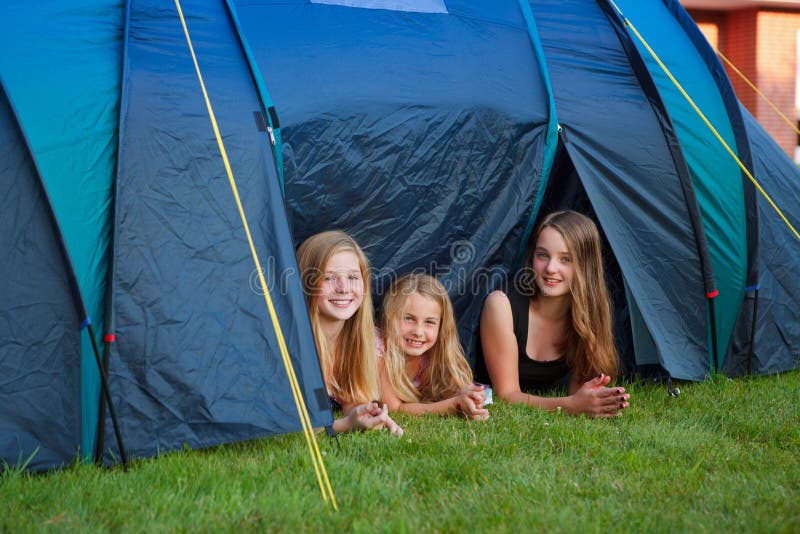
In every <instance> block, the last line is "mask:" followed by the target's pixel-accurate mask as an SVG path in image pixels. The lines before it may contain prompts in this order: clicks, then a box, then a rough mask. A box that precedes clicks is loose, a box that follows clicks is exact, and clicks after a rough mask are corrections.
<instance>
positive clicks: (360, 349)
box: [297, 230, 402, 434]
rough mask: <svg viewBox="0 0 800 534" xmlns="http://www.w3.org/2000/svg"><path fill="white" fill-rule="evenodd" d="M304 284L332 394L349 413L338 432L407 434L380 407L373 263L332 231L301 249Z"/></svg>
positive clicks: (338, 424)
mask: <svg viewBox="0 0 800 534" xmlns="http://www.w3.org/2000/svg"><path fill="white" fill-rule="evenodd" d="M297 259H298V264H299V266H300V271H301V281H302V284H303V289H304V290H305V294H306V304H307V305H308V311H309V316H310V319H311V327H312V329H313V331H314V340H315V342H316V345H317V352H318V354H319V361H320V366H321V367H322V374H323V377H324V379H325V386H326V388H327V390H328V395H329V396H330V397H331V399H332V400H333V401H334V402H335V403H336V404H338V405H340V406H341V408H342V410H343V411H344V413H345V414H346V416H345V417H343V418H340V419H336V420H335V421H334V425H333V428H334V430H335V431H337V432H347V431H349V430H362V429H368V428H384V427H385V428H388V429H389V431H390V432H392V433H393V434H402V429H401V428H400V427H399V426H398V425H397V423H395V422H394V421H393V420H392V419H391V418H390V417H389V415H388V408H387V406H386V405H383V406H379V405H378V403H377V402H374V399H377V398H378V397H379V385H378V371H377V365H376V362H375V354H376V352H375V350H376V349H375V324H374V319H373V311H372V299H371V296H370V279H369V263H368V261H367V257H366V255H365V254H364V251H363V250H361V247H359V246H358V244H357V243H356V242H355V241H354V240H353V238H352V237H350V236H349V235H347V234H346V233H344V232H341V231H338V230H332V231H328V232H322V233H319V234H316V235H313V236H311V237H309V238H308V239H306V240H305V241H304V242H303V244H302V245H300V248H299V249H298V250H297Z"/></svg>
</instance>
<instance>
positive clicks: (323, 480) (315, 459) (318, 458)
mask: <svg viewBox="0 0 800 534" xmlns="http://www.w3.org/2000/svg"><path fill="white" fill-rule="evenodd" d="M175 7H176V8H177V9H178V16H179V17H180V19H181V25H182V26H183V33H184V34H185V35H186V42H187V44H188V45H189V52H191V54H192V61H193V62H194V68H195V71H197V79H198V80H199V81H200V88H201V89H202V91H203V98H204V99H205V101H206V107H207V108H208V116H209V118H210V119H211V126H212V127H213V128H214V135H215V136H216V138H217V144H218V145H219V150H220V153H221V154H222V162H223V163H224V164H225V171H226V172H227V173H228V183H229V184H230V186H231V191H232V192H233V197H234V199H235V200H236V207H237V208H238V209H239V216H240V217H241V219H242V225H243V226H244V231H245V234H247V242H248V244H249V245H250V253H251V254H252V256H253V262H255V264H256V270H257V271H258V280H259V282H260V283H261V290H262V292H263V294H264V300H265V301H266V303H267V309H268V310H269V315H270V318H271V319H272V326H273V328H274V329H275V335H276V337H277V338H278V345H279V346H280V349H281V357H282V358H283V365H284V366H285V367H286V374H287V375H289V383H290V384H291V387H292V395H293V396H294V402H295V405H296V406H297V412H298V414H299V415H300V422H301V424H302V426H303V434H304V435H305V438H306V443H307V444H308V448H309V451H310V452H311V461H312V463H313V464H314V471H315V473H316V475H317V482H318V483H319V488H320V491H321V492H322V498H323V499H324V500H325V502H326V503H327V502H328V496H330V499H331V504H332V505H333V508H334V510H338V509H339V507H338V506H337V505H336V498H335V497H334V495H333V488H331V483H330V480H329V479H328V472H327V471H326V470H325V464H324V462H323V461H322V455H321V454H320V452H319V445H318V444H317V438H316V435H315V434H314V429H313V428H312V427H311V420H310V418H309V416H308V410H307V408H306V404H305V401H304V400H303V395H302V392H301V391H300V385H299V384H298V382H297V376H296V375H295V373H294V368H293V367H292V361H291V360H290V359H289V351H288V349H287V348H286V342H285V340H284V339H283V331H282V330H281V325H280V323H279V322H278V316H277V314H276V313H275V307H274V306H273V305H272V298H271V297H270V294H269V290H268V289H267V283H266V281H265V280H264V272H263V270H262V269H261V262H260V261H259V259H258V254H257V253H256V248H255V245H254V244H253V237H252V235H251V234H250V227H249V225H248V224H247V218H246V217H245V213H244V208H243V207H242V201H241V199H240V198H239V189H238V188H237V187H236V181H235V180H234V178H233V171H232V170H231V165H230V162H229V161H228V153H227V152H226V151H225V145H224V144H223V142H222V136H221V135H220V133H219V127H218V126H217V119H216V116H215V115H214V110H213V108H212V107H211V100H209V98H208V92H206V85H205V83H204V82H203V75H202V74H201V73H200V66H199V65H198V63H197V56H196V55H195V53H194V47H193V46H192V40H191V38H190V37H189V29H188V28H187V27H186V20H185V19H184V18H183V10H182V9H181V4H180V0H175Z"/></svg>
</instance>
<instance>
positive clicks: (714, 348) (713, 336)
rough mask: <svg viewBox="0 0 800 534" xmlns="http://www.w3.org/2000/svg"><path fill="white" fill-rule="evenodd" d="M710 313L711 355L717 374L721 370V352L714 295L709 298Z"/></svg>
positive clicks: (714, 370)
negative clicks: (718, 345)
mask: <svg viewBox="0 0 800 534" xmlns="http://www.w3.org/2000/svg"><path fill="white" fill-rule="evenodd" d="M715 296H716V295H715ZM708 313H709V319H710V322H711V355H712V357H713V360H714V369H713V372H714V374H716V373H718V372H719V352H718V349H717V318H716V312H715V310H714V297H710V298H709V299H708Z"/></svg>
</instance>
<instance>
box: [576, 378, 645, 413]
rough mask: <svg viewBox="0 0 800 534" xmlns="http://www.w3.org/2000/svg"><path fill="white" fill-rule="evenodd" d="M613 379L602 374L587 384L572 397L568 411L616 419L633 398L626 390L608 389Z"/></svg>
mask: <svg viewBox="0 0 800 534" xmlns="http://www.w3.org/2000/svg"><path fill="white" fill-rule="evenodd" d="M610 382H611V377H610V376H608V375H604V374H601V375H600V376H598V377H597V378H593V379H591V380H589V381H588V382H585V383H584V384H583V385H582V386H581V387H580V388H579V389H578V391H576V392H575V393H573V394H572V395H570V396H569V397H568V398H569V400H570V402H569V405H568V406H565V408H566V409H567V411H569V412H570V413H574V414H580V413H582V414H586V415H589V416H592V417H614V416H616V415H619V414H620V412H621V411H622V410H623V409H625V408H627V407H628V400H629V399H630V398H631V396H630V395H629V394H627V393H625V388H621V387H616V386H615V387H612V388H609V387H607V386H608V384H609V383H610Z"/></svg>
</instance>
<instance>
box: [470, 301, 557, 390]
mask: <svg viewBox="0 0 800 534" xmlns="http://www.w3.org/2000/svg"><path fill="white" fill-rule="evenodd" d="M506 295H507V296H508V300H509V302H510V303H511V316H512V317H513V319H514V337H516V338H517V362H518V364H517V367H518V369H519V387H520V389H521V390H522V391H543V390H547V389H552V388H554V387H559V386H562V385H563V386H566V385H567V381H566V380H565V378H566V376H567V375H568V374H569V368H568V367H567V362H566V361H565V359H564V358H563V357H561V358H558V359H557V360H551V361H547V362H540V361H537V360H532V359H531V358H529V357H528V352H527V350H526V346H527V344H528V312H529V308H528V307H529V305H530V297H529V296H527V295H522V294H520V293H519V292H518V291H516V290H515V289H513V288H512V289H511V290H510V291H509V292H508V293H506ZM475 376H476V377H477V379H478V380H479V381H481V382H485V383H489V381H490V380H489V373H488V372H487V370H486V364H485V362H484V360H483V347H482V346H481V344H480V340H479V343H478V357H477V360H476V364H475Z"/></svg>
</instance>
